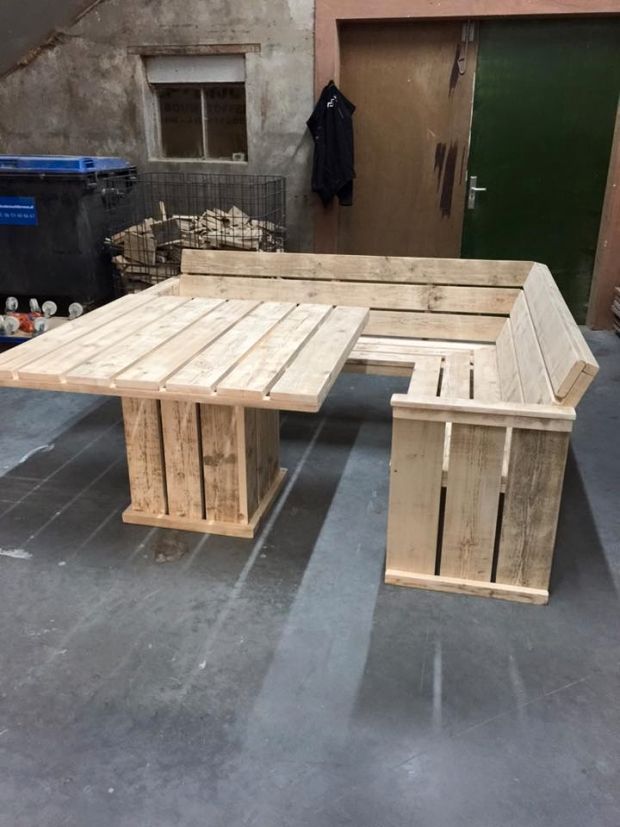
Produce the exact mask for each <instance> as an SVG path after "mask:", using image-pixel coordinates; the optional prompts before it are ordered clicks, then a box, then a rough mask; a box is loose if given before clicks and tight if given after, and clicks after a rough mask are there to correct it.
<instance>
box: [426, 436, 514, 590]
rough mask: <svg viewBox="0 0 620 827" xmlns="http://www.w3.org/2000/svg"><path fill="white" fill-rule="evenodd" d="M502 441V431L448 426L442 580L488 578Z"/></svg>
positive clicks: (499, 480)
mask: <svg viewBox="0 0 620 827" xmlns="http://www.w3.org/2000/svg"><path fill="white" fill-rule="evenodd" d="M505 440H506V432H505V430H504V429H502V428H492V427H491V428H489V427H485V426H478V425H460V424H457V423H454V424H453V425H452V438H451V444H450V465H449V467H448V485H447V490H446V509H445V515H444V526H443V540H442V549H441V565H440V571H439V573H440V574H441V575H442V576H446V577H462V578H466V579H470V580H483V581H486V580H490V579H491V569H492V565H493V547H494V543H495V530H496V525H497V511H498V507H499V495H500V487H501V478H502V461H503V457H504V443H505Z"/></svg>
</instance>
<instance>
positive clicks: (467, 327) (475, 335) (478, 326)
mask: <svg viewBox="0 0 620 827" xmlns="http://www.w3.org/2000/svg"><path fill="white" fill-rule="evenodd" d="M503 324H504V319H502V318H501V317H500V316H467V315H459V314H457V313H417V312H409V311H404V310H371V311H370V318H369V321H368V324H367V325H366V327H365V329H364V333H365V334H366V335H368V336H410V337H412V338H420V339H451V340H455V339H456V340H457V341H465V342H494V341H495V339H496V338H497V336H498V334H499V332H500V330H501V329H502V326H503Z"/></svg>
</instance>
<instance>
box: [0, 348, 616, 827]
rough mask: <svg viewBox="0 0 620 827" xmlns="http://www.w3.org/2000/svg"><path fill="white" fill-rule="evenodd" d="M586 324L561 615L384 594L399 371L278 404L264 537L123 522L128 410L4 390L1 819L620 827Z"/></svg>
mask: <svg viewBox="0 0 620 827" xmlns="http://www.w3.org/2000/svg"><path fill="white" fill-rule="evenodd" d="M590 340H591V343H592V346H593V349H594V350H595V353H596V355H597V356H598V358H599V359H600V361H601V365H602V373H601V376H600V378H599V379H598V380H597V383H596V384H595V385H594V387H593V388H592V389H591V390H590V392H589V394H588V396H587V397H586V399H585V400H584V402H583V403H582V405H581V407H580V410H579V418H578V421H577V426H576V428H575V433H574V441H573V449H572V454H571V456H570V459H569V466H568V472H567V477H566V486H565V494H564V501H563V508H562V514H561V520H560V528H559V537H558V547H557V557H556V565H555V567H554V572H553V584H552V585H553V593H552V599H551V603H550V605H549V606H548V607H530V606H523V605H518V604H511V603H505V602H500V601H493V600H483V599H479V598H469V597H464V596H458V595H446V594H432V593H427V592H422V591H416V590H407V589H399V588H393V587H387V586H385V585H383V584H382V582H381V574H382V569H383V553H384V537H385V524H386V497H387V463H388V448H389V441H390V427H391V426H390V409H389V402H388V400H389V393H390V391H391V390H395V389H397V388H399V387H401V386H402V382H401V381H400V380H388V379H369V378H365V377H359V376H353V375H345V376H343V377H341V379H340V380H339V382H338V384H337V386H336V388H335V390H334V392H333V393H332V394H331V396H330V398H329V400H328V402H327V403H326V405H325V408H324V411H323V412H322V414H320V415H317V416H303V415H288V416H286V417H285V418H284V421H283V426H282V434H283V451H282V453H283V460H284V463H285V464H286V465H287V466H288V468H289V471H290V473H289V477H288V483H287V486H286V489H285V494H284V496H283V497H282V498H281V499H280V501H279V503H278V506H277V508H276V509H275V511H274V512H273V513H272V515H271V517H270V519H269V521H268V522H267V524H266V526H265V528H264V530H263V532H262V533H261V535H260V537H258V539H257V540H256V542H254V543H252V542H248V541H242V540H228V539H223V538H218V537H201V536H199V535H192V534H184V533H181V532H164V531H160V530H155V529H153V530H148V529H143V528H139V527H133V526H125V525H123V524H122V523H121V521H120V512H121V510H122V509H123V507H124V506H125V505H126V503H127V499H128V489H127V478H126V472H125V466H124V453H123V436H122V429H121V420H120V411H119V405H118V403H117V401H116V400H95V399H92V398H89V397H69V396H58V395H52V394H49V395H43V394H39V393H36V394H32V393H28V392H23V393H21V392H17V391H10V390H4V391H2V392H1V393H0V398H1V401H2V406H3V411H4V427H3V428H2V437H1V441H0V447H1V453H0V456H1V457H2V463H3V466H4V468H5V470H6V473H5V474H4V476H3V477H1V478H0V545H1V546H2V552H3V553H2V555H0V623H1V627H0V628H1V629H2V634H1V636H0V825H1V827H60V825H63V827H172V825H181V826H182V827H204V825H207V827H220V825H221V827H237V825H254V826H255V827H280V825H281V826H282V827H337V826H338V825H351V827H401V825H402V826H403V827H405V825H406V827H409V825H416V827H419V826H421V827H426V825H428V826H429V827H436V826H437V825H441V827H452V826H453V825H454V826H455V827H456V825H467V827H470V826H471V827H487V825H488V827H498V826H499V825H501V827H512V826H513V825H514V826H515V827H517V825H518V827H536V826H537V825H545V827H547V826H549V825H553V827H555V825H562V827H584V825H596V827H600V826H601V825H610V827H611V826H612V825H613V827H617V825H618V824H620V778H619V769H620V704H619V703H618V697H619V695H620V636H619V631H620V627H619V622H618V621H619V608H620V603H619V600H618V584H619V582H620V546H619V537H620V507H619V497H618V476H619V469H620V438H619V435H620V424H619V421H618V419H619V414H620V340H619V339H617V338H615V337H614V336H612V335H611V334H591V335H590ZM360 394H363V395H364V396H365V398H366V400H367V401H366V403H365V404H364V405H363V406H362V405H360V404H359V398H360ZM34 449H38V450H36V451H35V452H34V453H31V455H30V456H29V457H28V458H26V459H25V460H24V461H23V462H21V463H20V462H19V461H18V460H19V458H20V457H21V456H23V454H27V453H30V452H32V451H33V450H34ZM7 553H9V554H15V555H17V556H14V557H10V556H8V557H7V556H6V554H7ZM27 555H31V556H27ZM156 560H163V561H166V562H160V563H158V562H156Z"/></svg>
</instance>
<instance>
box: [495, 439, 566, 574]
mask: <svg viewBox="0 0 620 827" xmlns="http://www.w3.org/2000/svg"><path fill="white" fill-rule="evenodd" d="M568 441H569V436H568V434H549V433H541V432H539V431H523V430H520V429H515V430H514V431H513V433H512V443H511V449H510V463H509V466H508V482H507V485H506V495H505V499H504V511H503V516H502V530H501V538H500V547H499V556H498V561H497V576H496V580H497V581H498V582H500V583H508V584H512V585H519V586H529V587H532V588H541V589H546V588H548V584H549V575H550V572H551V563H552V560H553V548H554V544H555V534H556V529H557V522H558V513H559V508H560V499H561V496H562V484H563V481H564V468H565V465H566V455H567V451H568Z"/></svg>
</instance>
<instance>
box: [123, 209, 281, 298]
mask: <svg viewBox="0 0 620 827" xmlns="http://www.w3.org/2000/svg"><path fill="white" fill-rule="evenodd" d="M160 208H161V212H162V218H161V219H155V218H146V219H145V220H144V221H142V222H141V223H140V224H136V225H134V226H133V227H129V228H128V229H126V230H123V231H122V232H118V233H115V234H114V235H113V236H112V238H111V240H112V245H113V253H114V255H113V258H112V261H113V262H114V264H115V266H116V269H117V270H118V272H119V274H120V276H121V279H122V282H123V286H124V288H125V290H126V291H128V292H135V291H137V290H141V289H143V288H144V287H147V286H149V285H151V284H155V283H157V282H160V281H163V280H164V279H167V278H169V277H170V276H174V275H177V273H179V271H180V265H181V252H182V250H183V248H184V247H189V248H192V249H198V250H254V251H263V252H270V253H271V252H281V251H282V250H283V249H284V228H283V227H280V226H278V225H277V224H274V223H273V222H271V221H265V220H261V219H254V218H250V216H248V215H247V214H246V213H244V212H243V210H240V209H239V208H238V207H232V208H231V209H230V210H228V212H225V211H224V210H220V209H213V210H206V212H204V213H203V214H202V215H173V216H171V217H170V218H168V217H167V216H166V212H165V208H164V207H163V204H162V205H160Z"/></svg>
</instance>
